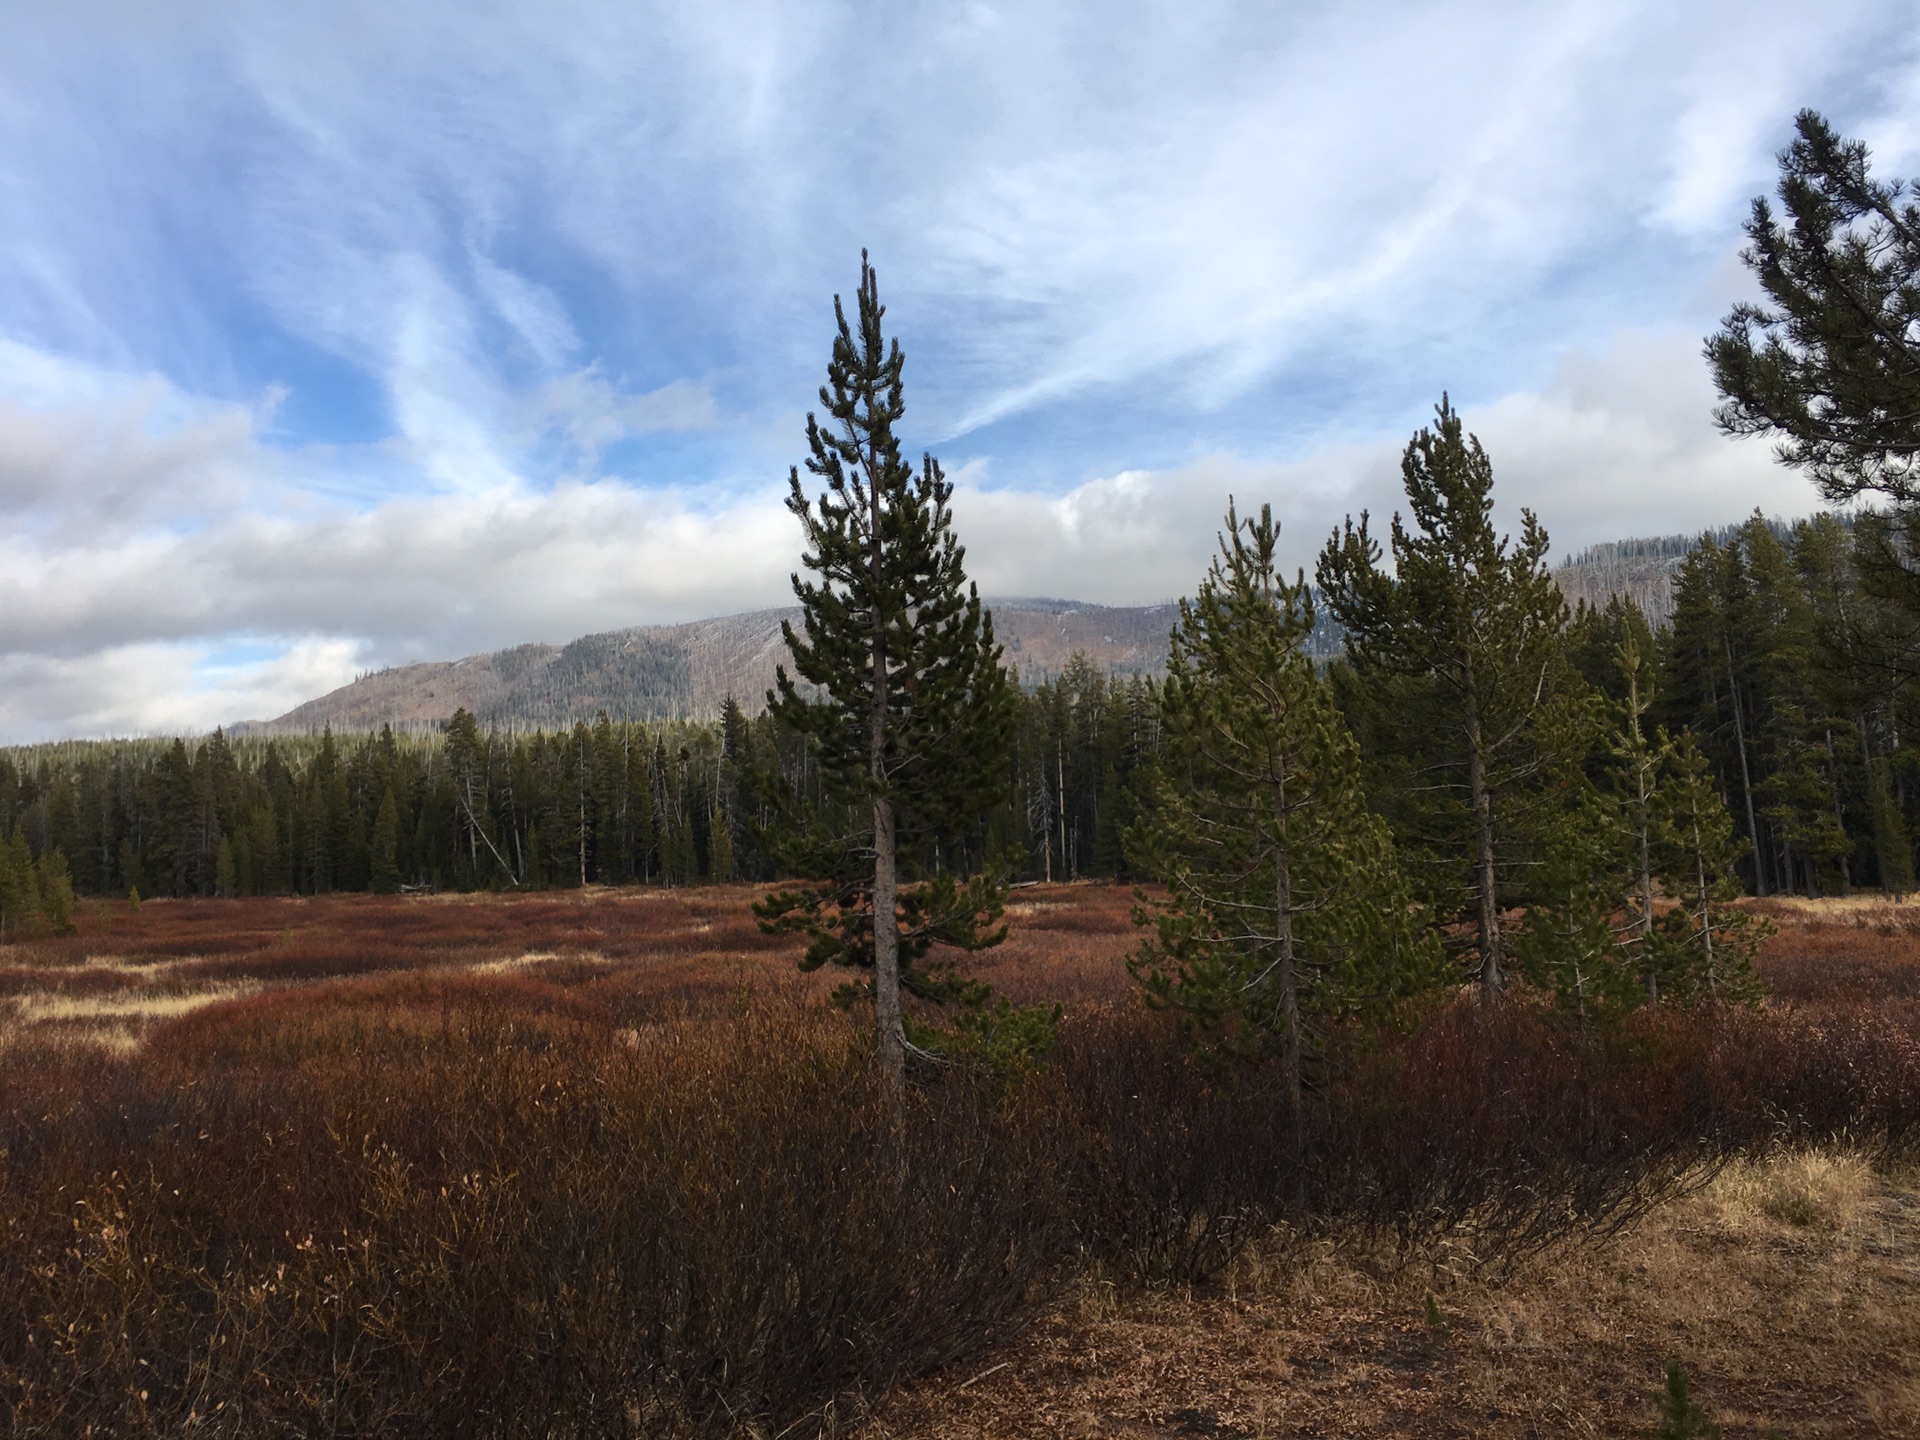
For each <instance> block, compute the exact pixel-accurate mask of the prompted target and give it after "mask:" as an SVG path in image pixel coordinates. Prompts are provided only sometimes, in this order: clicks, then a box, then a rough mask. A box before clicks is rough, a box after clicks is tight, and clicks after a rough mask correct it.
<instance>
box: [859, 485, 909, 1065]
mask: <svg viewBox="0 0 1920 1440" xmlns="http://www.w3.org/2000/svg"><path fill="white" fill-rule="evenodd" d="M867 482H868V484H867V516H868V533H869V539H868V564H869V566H870V567H871V568H870V571H869V574H870V576H871V583H872V587H873V595H872V604H873V636H872V664H873V675H872V681H873V692H872V698H873V707H872V710H871V711H870V712H869V720H868V724H869V730H868V734H867V745H868V749H867V760H868V768H869V773H870V774H871V775H872V777H873V1019H874V1028H875V1030H876V1031H877V1032H878V1033H877V1035H876V1037H875V1043H874V1052H875V1054H876V1055H877V1056H878V1058H879V1061H880V1068H881V1070H882V1071H883V1072H884V1073H885V1074H886V1077H887V1080H888V1083H890V1084H891V1085H892V1086H893V1088H894V1091H895V1093H896V1094H897V1093H899V1092H901V1091H904V1090H905V1089H906V1085H907V1034H906V1024H905V1022H904V1020H903V1019H902V1018H901V1014H900V916H899V911H898V910H897V909H896V908H895V907H896V904H897V901H898V892H899V875H898V868H897V865H898V856H897V854H896V850H895V840H894V830H893V801H892V800H891V799H889V798H888V796H887V794H886V785H887V617H886V616H885V614H884V613H882V608H881V603H880V602H881V595H882V573H883V572H882V565H883V563H884V559H885V556H884V552H883V550H882V547H881V530H880V483H879V477H878V476H877V475H876V474H875V473H874V470H873V468H872V466H871V465H869V467H868V471H867Z"/></svg>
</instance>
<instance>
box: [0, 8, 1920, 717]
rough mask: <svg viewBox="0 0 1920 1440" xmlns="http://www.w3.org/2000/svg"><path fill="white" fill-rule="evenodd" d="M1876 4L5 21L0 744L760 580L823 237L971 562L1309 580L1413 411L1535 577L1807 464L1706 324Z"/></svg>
mask: <svg viewBox="0 0 1920 1440" xmlns="http://www.w3.org/2000/svg"><path fill="white" fill-rule="evenodd" d="M1806 105H1811V106H1814V107H1816V108H1819V109H1821V110H1823V111H1824V112H1826V113H1827V114H1828V115H1829V116H1830V117H1831V118H1833V119H1834V121H1835V122H1836V123H1837V124H1839V125H1840V126H1841V127H1842V128H1843V129H1844V130H1845V131H1847V132H1848V133H1850V134H1856V135H1860V136H1862V137H1863V138H1865V139H1867V140H1868V141H1869V143H1870V144H1871V145H1872V146H1873V149H1874V154H1875V158H1876V163H1877V165H1878V167H1879V168H1880V170H1881V171H1882V172H1883V173H1890V174H1904V173H1910V172H1912V171H1913V170H1915V169H1916V168H1920V26H1916V25H1915V23H1914V20H1913V15H1912V11H1911V8H1910V7H1909V6H1906V5H1901V4H1894V3H1856V4H1847V3H1833V4H1827V5H1823V6H1820V7H1812V6H1807V5H1804V4H1766V3H1741V4H1725V5H1713V4H1692V5H1687V4H1678V5H1677V4H1673V3H1665V4H1638V5H1636V4H1631V3H1621V0H1611V3H1604V4H1565V5H1522V4H1484V5H1470V4H1458V5H1434V4H1420V3H1402V4H1365V3H1342V4H1325V5H1300V4H1295V5H1273V4H1268V5H1225V4H1206V3H1196V0H1187V3H1181V4H1103V5H1057V6H1048V5H1018V6H1011V5H1010V6H992V5H977V6H967V5H961V4H947V5H941V6H932V5H913V4H907V5H902V4H890V5H880V4H876V5H860V4H809V3H805V0H787V3H768V4H757V5H756V4H739V5H725V4H702V5H690V4H682V5H678V6H666V5H647V4H617V5H616V4H593V5H578V4H567V3H549V4H545V5H541V6H537V7H536V6H524V5H523V6H490V5H486V4H476V3H470V0H469V3H461V4H444V5H442V4H434V3H415V4H394V3H391V0H389V3H384V4H354V3H346V0H335V3H329V4H303V3H291V0H289V3H281V4H276V5H273V6H258V5H237V4H236V5H221V4H215V3H201V4H194V5H171V4H167V3H164V0H148V3H142V4H90V3H85V0H67V3H53V0H45V3H17V4H14V5H11V6H8V7H5V8H4V9H0V137H4V138H0V544H3V545H4V547H5V551H4V553H5V555H6V557H7V563H6V565H5V566H4V567H3V568H0V617H4V618H0V738H9V739H33V738H45V737H51V736H56V735H67V734H103V733H125V732H128V731H153V730H170V729H195V728H203V727H207V726H211V725H212V724H214V723H217V722H220V721H223V720H233V719H238V718H245V717H249V716H263V715H269V714H274V713H278V712H279V711H280V710H284V709H285V708H287V707H288V706H289V705H291V704H293V703H295V702H297V701H298V700H300V699H303V698H307V697H308V696H309V695H311V694H314V693H318V692H319V691H321V690H324V689H327V688H330V687H331V686H332V685H335V684H339V683H342V682H344V681H345V680H347V679H349V678H351V676H352V675H353V673H355V672H356V671H357V670H360V669H364V668H368V667H370V666H375V665H380V664H388V663H399V662H403V661H407V660H412V659H423V658H441V657H447V656H451V655H456V654H461V653H468V652H471V651H473V650H477V649H483V648H491V647H494V646H499V645H504V644H511V643H516V642H519V641H523V640H529V639H547V640H564V639H568V638H571V637H572V636H573V635H576V634H579V633H582V632H585V631H588V630H593V629H605V628H611V627H613V626H618V625H624V624H635V623H645V622H653V621H668V620H678V619H686V618H692V617H695V616H699V615H704V614H715V613H724V612H727V611H733V610H741V609H749V608H756V607H759V606H764V605H770V604H779V603H782V602H783V600H784V599H785V594H786V587H785V577H786V575H787V573H788V572H789V571H790V570H791V569H792V568H793V565H794V563H795V557H796V552H797V534H796V532H795V527H794V524H793V522H792V520H791V518H790V517H788V516H787V515H785V514H784V512H783V511H782V510H781V508H780V498H781V494H782V490H783V487H784V479H785V474H786V468H787V466H788V465H789V464H791V463H793V462H794V461H796V460H798V459H800V458H801V455H802V450H803V441H802V425H803V415H804V411H805V410H806V408H807V407H808V405H809V404H810V403H811V402H812V399H813V395H814V392H815V389H816V388H817V386H818V384H819V381H820V378H821V375H822V372H823V369H824V362H825V358H826V352H827V344H828V340H829V337H830V334H831V328H830V327H831V297H832V295H833V293H834V292H835V291H846V290H850V289H851V287H852V285H853V283H854V281H855V278H856V276H857V271H858V258H859V251H860V249H861V247H862V246H866V247H868V248H869V249H870V250H871V251H872V252H873V255H874V259H875V262H876V264H877V265H878V267H879V269H880V274H881V283H882V293H883V296H884V298H885V299H886V301H887V303H888V305H889V309H890V322H891V324H892V327H893V328H894V330H895V331H896V333H898V335H899V336H900V338H901V340H902V343H903V345H904V348H905V349H906V351H907V355H908V371H907V381H908V390H907V397H908V407H909V408H908V418H907V424H906V430H907V434H908V437H909V440H910V442H911V443H913V444H914V445H915V446H916V447H919V446H924V447H928V448H931V449H933V450H935V451H936V453H938V454H939V455H940V456H941V457H942V459H943V460H944V462H945V463H946V465H947V468H948V470H949V472H950V473H952V474H954V475H956V476H957V477H958V481H959V486H960V490H959V496H958V500H957V503H956V513H957V515H958V519H959V525H960V529H961V532H962V538H963V540H964V541H965V542H966V543H967V544H968V547H969V556H970V563H971V568H972V570H973V572H974V573H975V574H976V575H977V576H978V577H979V578H980V580H981V582H982V584H983V587H984V588H985V589H987V590H988V591H989V592H990V593H999V594H1052V595H1065V596H1072V597H1079V598H1084V599H1088V600H1097V601H1103V602H1107V603H1129V602H1143V601H1152V600H1158V599H1164V598H1166V597H1168V596H1171V595H1173V594H1177V593H1181V592H1182V591H1184V590H1185V589H1187V588H1188V587H1190V586H1191V584H1192V583H1193V581H1194V579H1195V578H1196V577H1197V576H1198V574H1199V573H1200V571H1201V569H1202V568H1203V567H1204V565H1205V562H1206V556H1207V554H1208V551H1209V550H1210V548H1211V545H1212V541H1213V533H1214V529H1215V527H1216V525H1217V523H1218V519H1219V516H1220V514H1221V512H1222V511H1223V510H1224V508H1225V503H1226V498H1227V495H1228V493H1229V492H1230V491H1231V492H1233V493H1235V494H1236V495H1237V496H1238V497H1239V499H1240V500H1241V502H1242V503H1243V505H1245V504H1249V503H1257V502H1259V501H1271V502H1272V503H1273V505H1274V506H1275V509H1276V512H1277V513H1278V514H1279V515H1280V517H1281V518H1282V520H1283V522H1284V524H1285V526H1286V530H1285V534H1286V536H1287V538H1288V543H1289V544H1290V545H1291V547H1292V552H1293V558H1294V559H1295V560H1296V561H1298V562H1300V563H1306V564H1310V563H1311V557H1312V553H1313V551H1314V549H1315V548H1316V547H1317V545H1318V543H1319V542H1320V540H1321V539H1322V538H1323V537H1324V536H1325V534H1326V532H1327V530H1328V528H1329V527H1330V526H1331V525H1332V523H1333V522H1334V521H1335V520H1337V519H1338V517H1339V516H1340V515H1341V514H1342V513H1344V512H1345V511H1346V510H1348V509H1357V508H1359V507H1360V506H1363V505H1368V506H1372V507H1374V508H1375V509H1376V510H1379V509H1386V508H1391V505H1392V502H1393V495H1394V489H1395V467H1396V460H1397V455H1398V452H1399V449H1400V447H1401V446H1402V445H1403V444H1404V443H1405V440H1406V437H1407V435H1408V434H1409V433H1410V432H1411V431H1412V430H1413V429H1414V428H1415V427H1416V426H1418V425H1419V424H1420V423H1421V422H1422V420H1423V419H1424V418H1425V416H1426V415H1427V414H1428V412H1429V410H1430V407H1431V405H1432V403H1433V401H1434V400H1436V399H1437V398H1438V396H1439V394H1440V392H1441V391H1442V390H1443V389H1445V390H1448V391H1450V392H1451V393H1452V395H1453V398H1454V400H1455V403H1456V404H1457V405H1459V406H1460V407H1461V408H1462V409H1463V410H1464V412H1465V414H1466V416H1467V420H1468V422H1469V424H1470V425H1471V426H1472V427H1473V428H1474V429H1476V430H1477V431H1478V432H1479V433H1480V434H1481V436H1482V438H1483V439H1484V440H1485V441H1486V443H1487V445H1488V447H1489V449H1490V451H1491V453H1492V455H1493V459H1494V464H1495V473H1496V477H1497V486H1498V492H1499V493H1500V494H1501V496H1502V497H1503V505H1504V507H1505V510H1506V513H1507V515H1508V516H1509V517H1510V518H1511V519H1514V520H1517V516H1518V507H1519V506H1520V505H1522V504H1525V505H1529V506H1532V507H1533V508H1534V509H1536V510H1537V511H1538V512H1539V514H1540V516H1541V518H1542V520H1543V521H1544V523H1545V524H1546V525H1547V527H1548V529H1549V530H1550V531H1551V532H1552V534H1553V536H1554V539H1555V545H1556V550H1567V549H1572V548H1577V547H1578V546H1579V545H1582V544H1586V543H1589V542H1591V541H1594V540H1600V539H1606V538H1611V537H1614V536H1619V535H1623V534H1640V533H1650V532H1663V531H1670V530H1680V529H1689V528H1694V527H1698V526H1703V525H1707V524H1713V523H1719V522H1723V521H1726V520H1730V519H1735V518H1738V517H1739V516H1741V515H1743V514H1745V513H1747V512H1748V511H1750V510H1751V509H1752V508H1753V507H1754V506H1755V505H1760V506H1764V507H1765V508H1767V509H1768V510H1770V511H1777V512H1786V513H1799V512H1803V511H1805V510H1807V509H1809V508H1811V504H1812V497H1811V494H1810V492H1809V491H1808V489H1807V487H1806V486H1805V485H1804V483H1803V482H1802V481H1800V480H1799V479H1798V478H1797V477H1795V476H1793V475H1790V474H1785V473H1783V472H1780V471H1779V470H1778V469H1777V468H1776V467H1774V466H1773V465H1772V464H1771V462H1770V460H1769V458H1768V455H1767V453H1766V447H1765V446H1764V445H1753V444H1735V443H1734V442H1730V441H1725V440H1722V439H1721V438H1719V437H1718V436H1717V435H1716V434H1715V433H1714V432H1713V430H1712V427H1711V424H1710V421H1709V419H1708V410H1709V409H1710V406H1711V403H1712V399H1713V397H1712V395H1711V393H1710V390H1709V387H1708V385H1707V382H1706V379H1705V376H1704V372H1703V370H1702V367H1701V365H1700V363H1699V358H1698V350H1699V343H1700V338H1701V336H1702V335H1703V334H1704V333H1705V332H1706V331H1707V330H1709V329H1711V328H1712V326H1713V323H1714V321H1715V320H1716V318H1717V317H1718V316H1719V315H1720V314H1722V313H1724V311H1725V309H1726V308H1727V306H1728V305H1729V304H1730V303H1731V302H1732V301H1733V300H1735V299H1737V298H1740V297H1741V296H1743V295H1745V294H1746V293H1747V286H1746V280H1745V275H1744V271H1743V270H1742V267H1741V266H1740V265H1739V263H1738V260H1737V258H1736V256H1737V251H1738V247H1739V242H1740V236H1739V226H1740V222H1741V219H1742V218H1743V216H1744V213H1745V209H1746V206H1747V203H1748V201H1749V200H1750V198H1751V197H1752V196H1753V195H1754V194H1756V193H1758V192H1760V191H1762V190H1764V189H1768V188H1770V186H1771V184H1772V180H1773V170H1774V165H1773V155H1774V153H1775V152H1776V151H1777V150H1778V149H1779V147H1780V146H1781V145H1782V144H1783V143H1784V141H1785V139H1786V137H1787V134H1788V131H1789V129H1790V126H1791V123H1792V117H1793V114H1794V112H1795V111H1796V110H1797V109H1799V108H1800V107H1802V106H1806Z"/></svg>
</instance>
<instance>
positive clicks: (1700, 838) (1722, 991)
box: [1657, 731, 1771, 1002]
mask: <svg viewBox="0 0 1920 1440" xmlns="http://www.w3.org/2000/svg"><path fill="white" fill-rule="evenodd" d="M1662 808H1663V809H1664V811H1665V816H1664V818H1665V821H1666V824H1665V827H1664V828H1665V837H1666V838H1665V843H1664V844H1663V846H1662V854H1661V856H1660V882H1661V888H1662V889H1664V890H1665V891H1666V893H1667V894H1669V895H1671V896H1673V897H1674V898H1675V899H1676V900H1677V901H1678V902H1679V903H1678V904H1676V905H1675V906H1674V907H1673V908H1672V909H1671V910H1669V911H1668V912H1667V913H1666V915H1665V917H1663V920H1662V923H1661V930H1660V934H1659V936H1658V938H1657V944H1658V952H1659V955H1660V959H1659V962H1658V963H1659V969H1660V981H1661V985H1662V987H1663V988H1664V989H1666V990H1668V991H1670V992H1672V993H1674V994H1675V995H1676V996H1678V997H1682V998H1685V997H1703V998H1705V999H1707V1000H1711V1001H1736V1002H1751V1001H1754V1000H1757V999H1759V998H1760V996H1761V995H1762V994H1764V993H1765V991H1764V987H1763V986H1762V984H1761V982H1760V980H1759V977H1758V976H1756V975H1755V974H1754V973H1753V956H1754V953H1755V952H1756V951H1757V950H1758V949H1759V948H1760V942H1761V941H1763V940H1764V939H1766V937H1767V935H1768V934H1770V933H1771V930H1770V928H1769V927H1768V926H1767V925H1766V924H1765V923H1764V922H1761V921H1757V920H1756V919H1755V917H1753V916H1751V915H1749V914H1747V913H1746V912H1744V911H1740V910H1734V909H1731V908H1729V907H1727V906H1726V905H1725V904H1724V902H1725V901H1727V900H1730V899H1733V898H1734V897H1736V896H1737V895H1739V894H1740V889H1741V887H1740V881H1739V878H1738V877H1737V876H1736V874H1735V873H1734V862H1735V861H1736V860H1737V859H1738V858H1739V855H1740V852H1741V851H1742V850H1743V849H1744V848H1745V846H1744V844H1743V843H1742V842H1741V841H1740V840H1739V839H1738V838H1737V837H1736V836H1735V834H1734V829H1733V820H1732V817H1731V816H1729V815H1728V814H1727V807H1726V804H1725V802H1724V801H1723V800H1722V799H1721V798H1720V791H1719V789H1718V788H1717V787H1716V786H1715V784H1714V782H1713V770H1712V766H1711V765H1709V763H1708V761H1707V757H1706V756H1705V755H1704V754H1703V753H1702V752H1701V750H1700V746H1699V743H1698V742H1697V741H1696V740H1695V738H1694V736H1693V732H1692V731H1682V732H1681V733H1680V737H1679V739H1678V740H1677V741H1675V742H1674V746H1673V760H1672V767H1671V772H1670V778H1669V780H1668V783H1667V785H1666V788H1665V795H1664V799H1663V807H1662Z"/></svg>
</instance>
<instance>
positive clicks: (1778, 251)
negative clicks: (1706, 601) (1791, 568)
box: [1706, 110, 1920, 506]
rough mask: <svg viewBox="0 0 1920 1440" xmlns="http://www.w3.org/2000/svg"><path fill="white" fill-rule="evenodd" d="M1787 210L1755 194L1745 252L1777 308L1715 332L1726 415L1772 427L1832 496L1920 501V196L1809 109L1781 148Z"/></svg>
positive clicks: (1728, 424)
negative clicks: (1874, 167)
mask: <svg viewBox="0 0 1920 1440" xmlns="http://www.w3.org/2000/svg"><path fill="white" fill-rule="evenodd" d="M1779 194H1780V205H1781V210H1782V212H1783V215H1784V221H1785V223H1782V219H1781V218H1779V217H1776V215H1775V213H1774V209H1773V207H1772V205H1771V204H1769V203H1768V201H1767V199H1766V198H1765V197H1764V196H1761V197H1758V198H1756V199H1755V200H1754V202H1753V213H1752V216H1751V218H1749V220H1748V221H1747V226H1746V230H1747V241H1748V244H1747V248H1746V249H1745V250H1744V251H1743V252H1742V254H1741V258H1742V259H1744V260H1745V261H1746V263H1747V267H1748V268H1749V269H1750V270H1752V271H1753V272H1754V276H1755V278H1757V279H1758V280H1759V282H1760V286H1761V288H1762V289H1763V290H1764V291H1765V292H1766V296H1767V300H1768V302H1769V304H1767V305H1755V304H1740V305H1736V306H1735V307H1734V308H1733V311H1732V313H1730V314H1729V315H1728V316H1727V318H1726V320H1725V321H1724V322H1723V324H1722V326H1721V328H1720V331H1719V333H1717V334H1715V335H1713V336H1710V337H1709V338H1708V340H1707V346H1706V352H1707V360H1708V363H1709V364H1710V365H1711V366H1712V369H1713V378H1714V383H1715V384H1716V385H1717V386H1718V387H1719V388H1720V393H1721V394H1722V395H1724V396H1725V397H1726V402H1725V403H1724V404H1723V405H1722V406H1721V407H1720V409H1719V410H1718V411H1717V412H1716V418H1717V419H1718V420H1719V422H1720V425H1721V428H1722V429H1724V430H1726V431H1727V432H1728V433H1729V434H1732V435H1768V436H1772V437H1774V438H1775V440H1776V441H1777V442H1778V448H1777V450H1776V453H1777V454H1778V456H1779V457H1780V459H1781V461H1782V462H1783V463H1785V464H1788V465H1793V466H1797V467H1800V468H1802V469H1804V470H1806V471H1807V473H1808V474H1809V475H1810V476H1811V477H1812V478H1813V480H1814V483H1815V484H1817V485H1818V486H1819V487H1820V490H1821V493H1822V494H1823V495H1824V496H1825V497H1826V498H1827V499H1828V500H1831V501H1841V500H1850V499H1854V498H1856V497H1859V496H1861V495H1863V494H1870V493H1875V492H1877V493H1879V494H1883V495H1887V496H1890V497H1892V498H1893V499H1894V500H1895V501H1896V502H1898V503H1899V504H1901V505H1903V506H1904V505H1912V504H1914V503H1915V502H1917V501H1920V484H1916V479H1917V478H1920V470H1916V466H1917V465H1920V339H1917V338H1916V328H1915V326H1916V321H1920V199H1916V197H1915V193H1914V191H1913V189H1912V187H1910V186H1908V185H1903V184H1902V183H1900V182H1898V181H1894V182H1891V183H1889V182H1886V181H1879V180H1875V179H1874V178H1873V175H1872V173H1871V169H1870V167H1869V163H1868V156H1867V147H1866V146H1865V145H1864V144H1862V143H1861V142H1860V141H1858V140H1846V139H1843V138H1841V137H1840V136H1838V135H1836V134H1834V132H1833V129H1832V127H1831V126H1829V125H1828V124H1827V122H1826V120H1824V119H1823V118H1822V117H1821V116H1820V115H1818V114H1816V113H1815V112H1814V111H1812V110H1803V111H1801V112H1800V115H1799V117H1798V119H1797V121H1796V123H1795V135H1794V140H1793V143H1792V144H1791V145H1789V146H1788V147H1787V149H1786V150H1785V151H1783V152H1782V153H1781V156H1780V186H1779Z"/></svg>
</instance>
